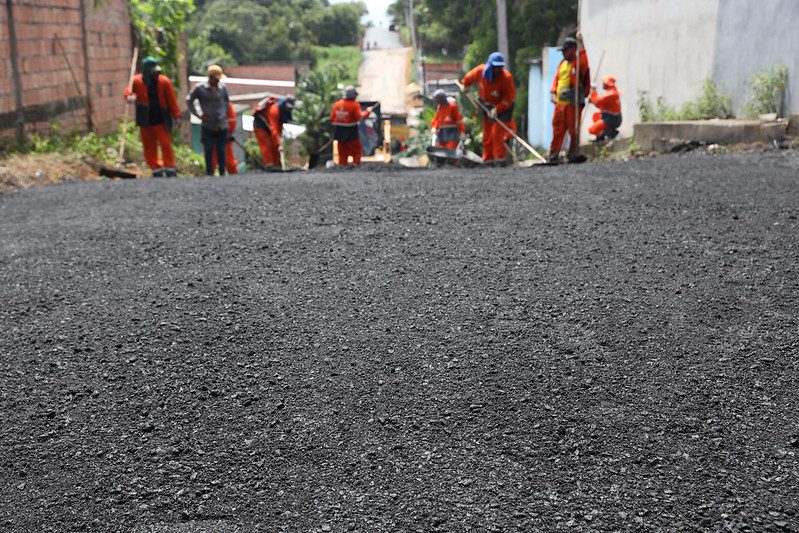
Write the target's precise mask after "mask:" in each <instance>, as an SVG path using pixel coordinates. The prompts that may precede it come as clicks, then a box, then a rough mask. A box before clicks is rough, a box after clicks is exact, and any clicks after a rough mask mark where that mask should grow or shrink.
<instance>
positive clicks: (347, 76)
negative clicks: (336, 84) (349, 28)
mask: <svg viewBox="0 0 799 533" xmlns="http://www.w3.org/2000/svg"><path fill="white" fill-rule="evenodd" d="M314 52H316V66H315V67H314V70H317V71H326V70H329V69H330V68H331V67H334V66H339V67H341V69H342V73H343V76H342V81H343V82H344V83H345V84H349V85H354V84H355V83H357V82H358V68H359V67H360V66H361V60H362V59H363V55H362V54H361V50H360V48H358V47H357V46H314Z"/></svg>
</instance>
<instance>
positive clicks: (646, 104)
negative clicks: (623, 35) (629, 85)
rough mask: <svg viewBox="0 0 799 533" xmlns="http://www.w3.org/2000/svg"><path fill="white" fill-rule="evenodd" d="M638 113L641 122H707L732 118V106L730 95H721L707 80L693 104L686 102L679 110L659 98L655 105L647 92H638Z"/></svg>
mask: <svg viewBox="0 0 799 533" xmlns="http://www.w3.org/2000/svg"><path fill="white" fill-rule="evenodd" d="M638 113H639V115H640V117H641V122H669V121H674V120H706V119H711V118H731V117H732V104H731V98H730V96H729V95H725V94H721V92H719V90H718V87H716V85H715V84H714V83H713V82H712V81H710V79H705V81H704V82H702V92H701V93H700V94H699V96H698V97H697V98H696V100H694V101H692V102H685V103H684V104H682V105H681V106H680V107H679V108H673V107H671V106H669V104H668V103H667V102H666V100H665V98H663V97H662V96H661V97H658V98H657V100H655V103H654V104H652V101H651V100H650V98H649V93H648V92H647V91H640V90H639V91H638Z"/></svg>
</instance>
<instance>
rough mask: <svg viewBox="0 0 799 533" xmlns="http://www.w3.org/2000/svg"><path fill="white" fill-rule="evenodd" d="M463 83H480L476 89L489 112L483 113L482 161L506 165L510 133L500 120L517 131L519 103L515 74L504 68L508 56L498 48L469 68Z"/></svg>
mask: <svg viewBox="0 0 799 533" xmlns="http://www.w3.org/2000/svg"><path fill="white" fill-rule="evenodd" d="M461 83H462V84H463V85H464V87H469V86H470V85H474V84H475V83H476V84H477V92H478V93H479V95H480V100H482V103H483V105H484V106H485V107H486V108H488V110H489V113H488V115H486V116H485V117H483V163H496V164H499V165H504V164H505V162H506V159H507V157H508V149H507V146H505V141H507V140H508V139H510V138H511V135H510V134H509V133H508V132H507V131H505V129H504V128H502V127H501V126H500V125H499V124H497V122H502V123H504V124H505V125H506V126H508V128H510V129H511V130H513V131H516V122H515V121H514V120H513V107H514V105H515V103H516V85H515V84H514V81H513V75H512V74H511V73H510V72H509V71H508V70H507V69H506V68H505V58H504V57H503V56H502V54H500V53H499V52H494V53H493V54H491V55H490V56H488V61H487V62H486V63H485V64H483V65H478V66H477V67H475V68H473V69H472V70H470V71H469V72H468V73H467V74H466V76H464V77H463V81H462V82H461Z"/></svg>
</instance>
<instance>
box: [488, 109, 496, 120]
mask: <svg viewBox="0 0 799 533" xmlns="http://www.w3.org/2000/svg"><path fill="white" fill-rule="evenodd" d="M488 118H490V119H491V120H496V119H497V108H496V107H492V108H491V109H489V110H488Z"/></svg>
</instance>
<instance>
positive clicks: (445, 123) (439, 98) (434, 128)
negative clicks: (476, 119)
mask: <svg viewBox="0 0 799 533" xmlns="http://www.w3.org/2000/svg"><path fill="white" fill-rule="evenodd" d="M433 99H435V101H436V115H435V116H434V117H433V120H431V121H430V130H431V133H432V134H433V135H435V136H436V147H438V148H449V149H450V150H455V149H456V148H457V147H458V142H459V141H460V137H461V135H462V134H463V132H465V131H466V127H465V126H464V125H463V115H461V111H460V109H458V103H457V102H456V101H455V99H454V98H448V97H447V93H445V92H444V90H443V89H438V90H437V91H436V92H434V93H433Z"/></svg>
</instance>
